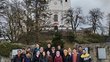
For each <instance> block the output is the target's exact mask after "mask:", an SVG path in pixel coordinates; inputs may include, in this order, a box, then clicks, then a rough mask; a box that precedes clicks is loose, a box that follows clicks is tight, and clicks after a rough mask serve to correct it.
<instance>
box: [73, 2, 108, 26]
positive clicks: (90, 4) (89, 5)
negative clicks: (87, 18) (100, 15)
mask: <svg viewBox="0 0 110 62" xmlns="http://www.w3.org/2000/svg"><path fill="white" fill-rule="evenodd" d="M71 7H73V8H76V7H81V8H82V10H83V14H84V15H87V14H88V12H89V10H90V9H93V8H100V9H101V11H103V12H104V14H105V16H106V15H107V14H108V13H110V0H71ZM101 22H102V24H103V26H107V25H108V23H107V19H105V17H104V20H103V21H101Z"/></svg>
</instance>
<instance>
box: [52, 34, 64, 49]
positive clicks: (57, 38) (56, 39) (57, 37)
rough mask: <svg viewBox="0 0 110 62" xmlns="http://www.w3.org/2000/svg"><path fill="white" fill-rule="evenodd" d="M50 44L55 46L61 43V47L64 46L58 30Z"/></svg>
mask: <svg viewBox="0 0 110 62" xmlns="http://www.w3.org/2000/svg"><path fill="white" fill-rule="evenodd" d="M52 45H53V46H55V47H57V46H58V45H61V47H62V48H63V47H64V41H63V39H62V34H61V33H60V32H55V35H54V37H53V39H52Z"/></svg>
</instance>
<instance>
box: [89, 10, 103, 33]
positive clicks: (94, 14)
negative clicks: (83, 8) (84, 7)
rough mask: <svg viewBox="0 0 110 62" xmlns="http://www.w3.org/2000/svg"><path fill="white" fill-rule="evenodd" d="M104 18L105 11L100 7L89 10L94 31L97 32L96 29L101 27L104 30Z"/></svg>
mask: <svg viewBox="0 0 110 62" xmlns="http://www.w3.org/2000/svg"><path fill="white" fill-rule="evenodd" d="M102 19H103V12H101V11H100V9H99V8H94V9H91V10H90V11H89V17H88V21H89V22H90V24H91V25H92V30H93V33H96V30H97V29H98V28H100V29H101V30H102V31H103V27H102V24H101V22H100V21H101V20H102Z"/></svg>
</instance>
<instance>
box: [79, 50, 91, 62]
mask: <svg viewBox="0 0 110 62" xmlns="http://www.w3.org/2000/svg"><path fill="white" fill-rule="evenodd" d="M81 58H83V62H90V58H91V57H90V54H88V53H87V52H86V50H85V49H84V50H83V54H82V55H81Z"/></svg>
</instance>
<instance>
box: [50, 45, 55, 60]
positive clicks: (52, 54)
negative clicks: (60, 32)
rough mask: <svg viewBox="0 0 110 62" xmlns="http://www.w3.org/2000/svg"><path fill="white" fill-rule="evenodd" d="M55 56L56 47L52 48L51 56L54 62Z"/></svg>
mask: <svg viewBox="0 0 110 62" xmlns="http://www.w3.org/2000/svg"><path fill="white" fill-rule="evenodd" d="M55 55H56V50H55V47H52V48H51V56H52V59H53V61H54V58H55Z"/></svg>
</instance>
